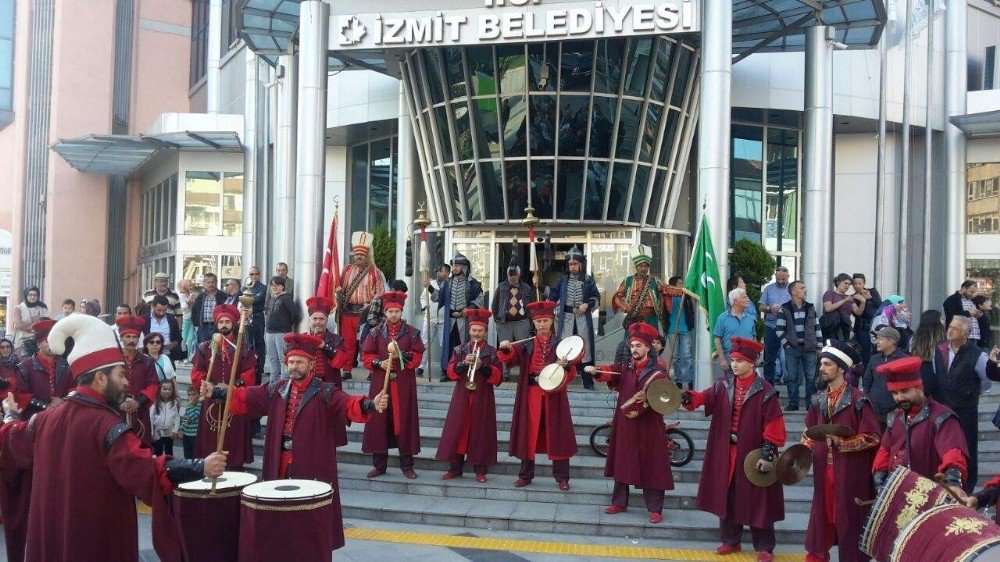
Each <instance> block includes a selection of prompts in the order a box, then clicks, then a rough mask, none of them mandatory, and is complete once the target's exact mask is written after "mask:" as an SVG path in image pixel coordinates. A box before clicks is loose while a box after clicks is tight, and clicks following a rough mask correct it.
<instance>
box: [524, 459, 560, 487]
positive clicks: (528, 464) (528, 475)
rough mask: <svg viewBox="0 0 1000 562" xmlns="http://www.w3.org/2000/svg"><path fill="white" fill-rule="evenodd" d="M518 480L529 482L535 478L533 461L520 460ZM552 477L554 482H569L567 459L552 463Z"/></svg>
mask: <svg viewBox="0 0 1000 562" xmlns="http://www.w3.org/2000/svg"><path fill="white" fill-rule="evenodd" d="M517 475H518V476H519V477H520V478H523V479H525V480H531V479H533V478H534V477H535V461H531V460H522V461H521V470H520V471H519V472H518V473H517ZM552 477H553V478H555V479H556V482H563V481H565V482H569V459H563V460H559V461H552Z"/></svg>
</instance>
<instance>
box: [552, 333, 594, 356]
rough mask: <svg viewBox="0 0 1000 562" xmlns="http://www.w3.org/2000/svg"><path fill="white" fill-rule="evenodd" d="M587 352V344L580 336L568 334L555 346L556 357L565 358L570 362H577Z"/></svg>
mask: <svg viewBox="0 0 1000 562" xmlns="http://www.w3.org/2000/svg"><path fill="white" fill-rule="evenodd" d="M586 353H587V344H586V343H585V342H584V341H583V338H582V337H580V336H569V337H567V338H564V339H563V340H562V341H560V342H559V345H557V346H556V357H558V358H559V359H565V360H566V361H569V362H570V363H579V362H580V361H582V360H583V357H584V355H586Z"/></svg>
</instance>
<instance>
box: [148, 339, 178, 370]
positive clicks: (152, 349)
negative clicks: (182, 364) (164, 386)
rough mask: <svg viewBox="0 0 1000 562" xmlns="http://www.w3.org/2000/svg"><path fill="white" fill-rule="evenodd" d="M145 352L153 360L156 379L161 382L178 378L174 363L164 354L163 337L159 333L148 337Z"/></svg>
mask: <svg viewBox="0 0 1000 562" xmlns="http://www.w3.org/2000/svg"><path fill="white" fill-rule="evenodd" d="M144 351H145V352H146V355H148V356H149V358H150V359H152V360H153V365H154V367H155V368H156V378H157V379H159V381H160V382H163V381H169V380H173V379H174V378H175V377H176V376H177V372H176V371H174V365H173V362H172V361H170V358H169V357H167V356H166V355H164V353H163V336H161V335H160V334H157V333H152V334H149V335H148V336H146V347H145V350H144Z"/></svg>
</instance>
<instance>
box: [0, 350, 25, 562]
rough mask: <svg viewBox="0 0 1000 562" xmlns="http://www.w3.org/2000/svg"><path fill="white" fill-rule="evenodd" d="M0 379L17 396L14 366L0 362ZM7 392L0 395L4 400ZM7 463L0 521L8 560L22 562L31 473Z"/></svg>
mask: <svg viewBox="0 0 1000 562" xmlns="http://www.w3.org/2000/svg"><path fill="white" fill-rule="evenodd" d="M0 378H3V379H5V380H6V381H7V382H8V384H10V391H11V392H14V393H15V396H16V394H17V392H16V390H17V383H18V380H20V376H19V375H18V369H17V363H5V362H3V360H2V359H0ZM6 395H7V392H0V396H2V397H4V398H6ZM6 460H7V459H5V458H3V457H0V517H3V532H4V539H5V543H6V547H7V559H8V560H23V559H24V539H25V535H26V534H27V533H28V504H29V503H30V501H31V470H30V469H29V470H18V469H16V468H14V467H13V466H12V463H9V462H5V461H6Z"/></svg>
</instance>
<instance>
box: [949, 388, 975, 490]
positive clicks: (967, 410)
mask: <svg viewBox="0 0 1000 562" xmlns="http://www.w3.org/2000/svg"><path fill="white" fill-rule="evenodd" d="M952 410H954V412H955V415H956V416H958V424H959V425H961V426H962V433H963V434H964V435H965V444H966V445H967V446H968V447H969V477H968V478H966V480H965V492H966V493H968V494H971V493H972V490H973V488H975V487H976V480H978V479H979V405H978V404H974V405H972V406H958V407H952Z"/></svg>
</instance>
